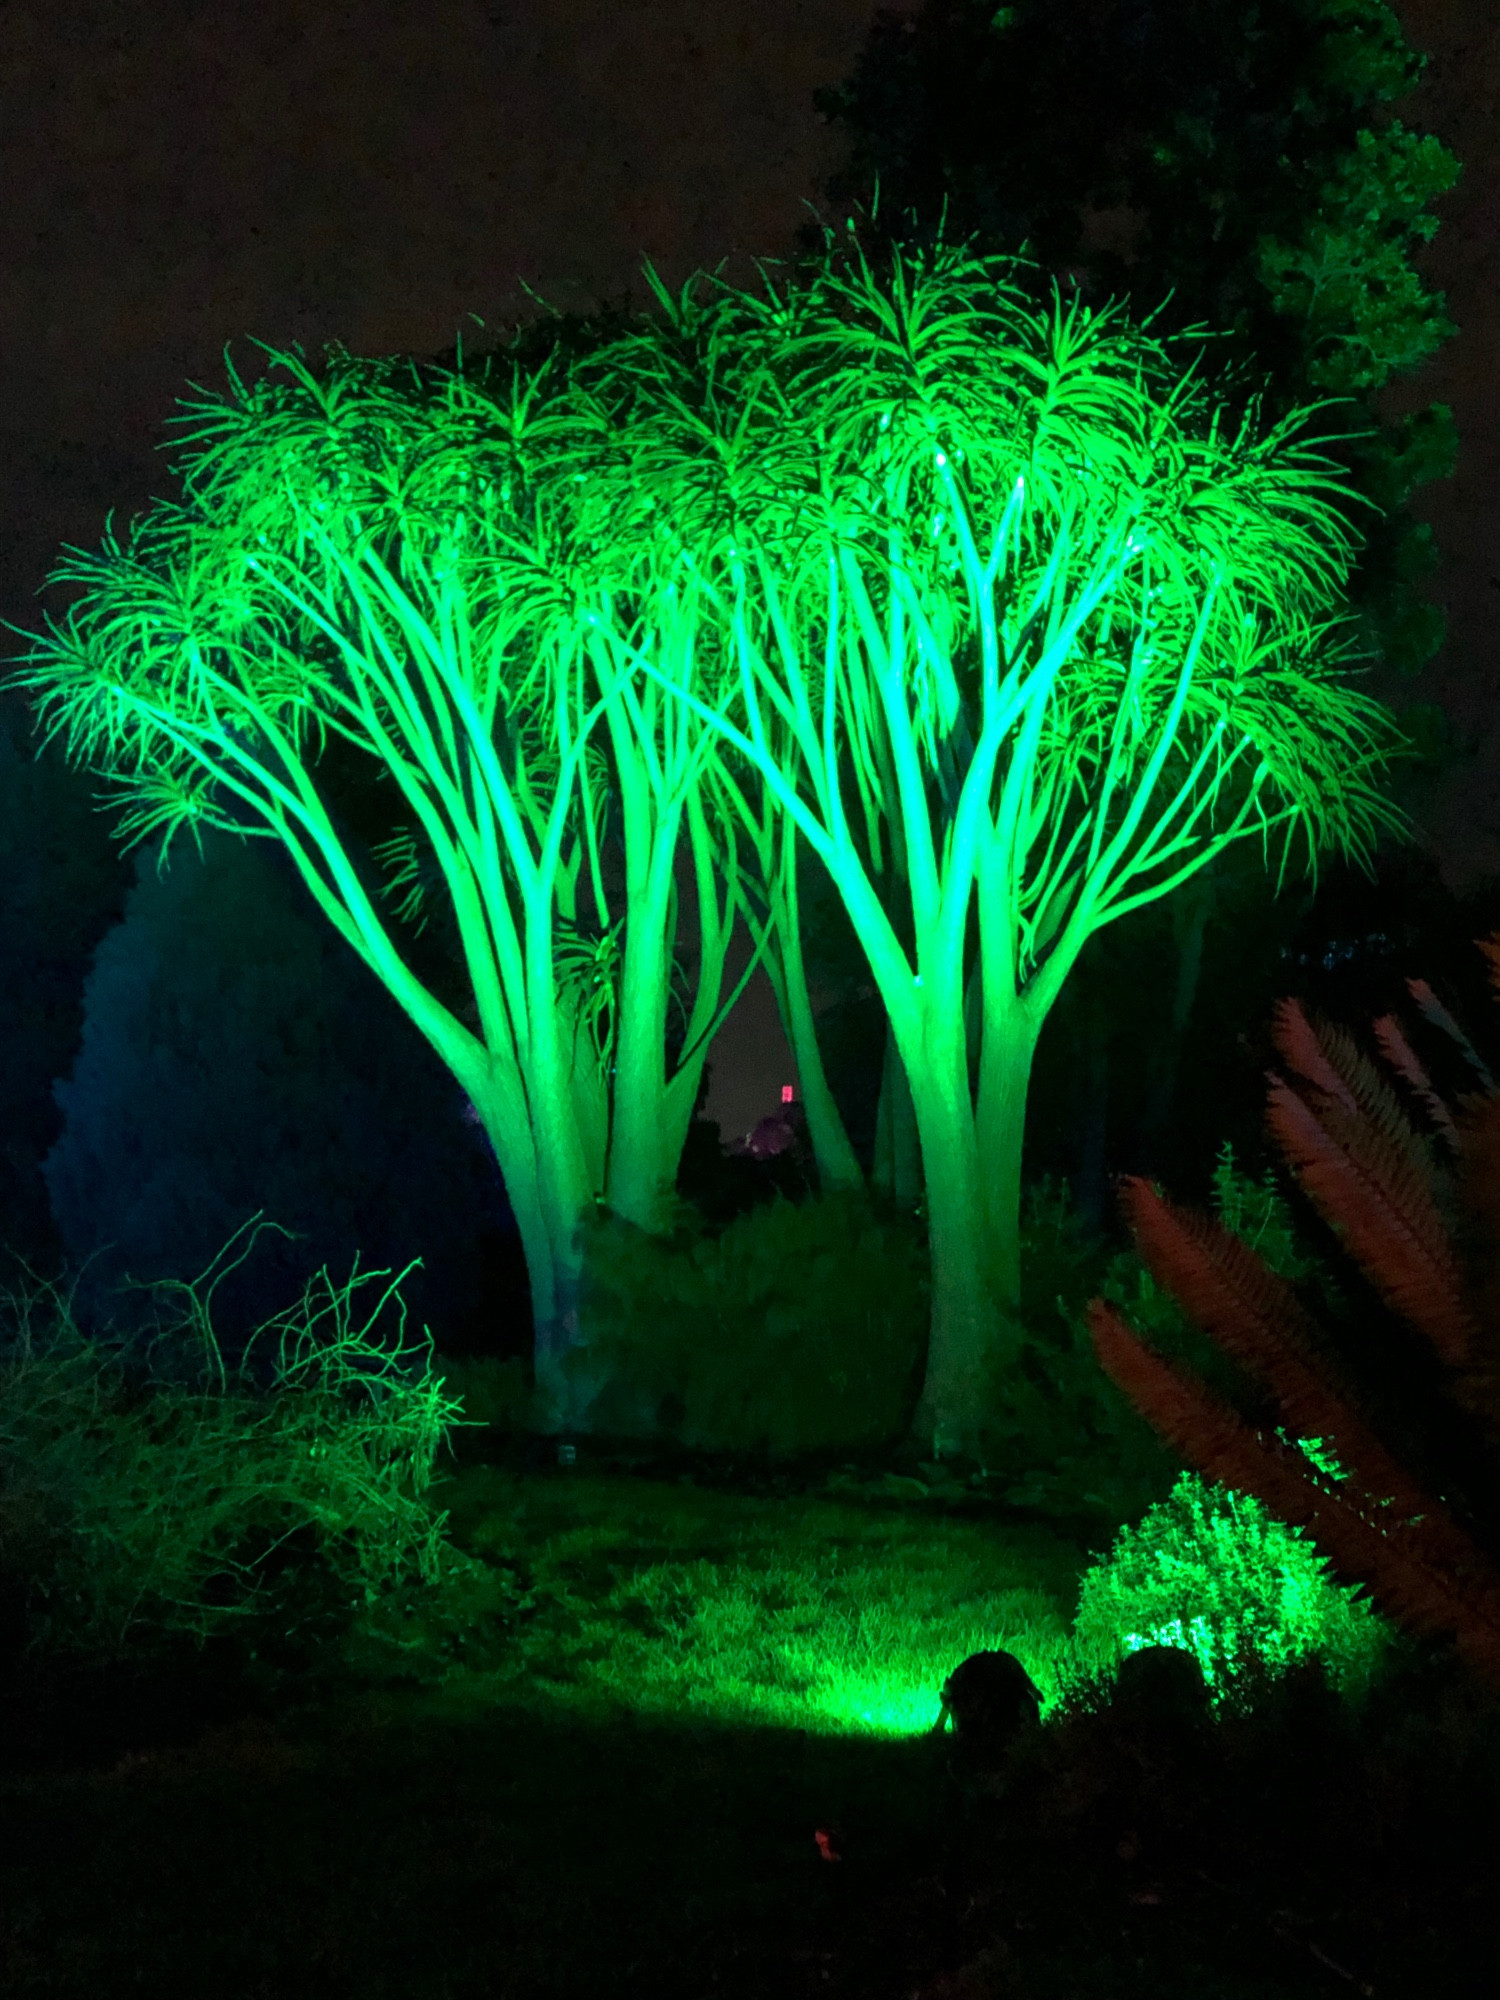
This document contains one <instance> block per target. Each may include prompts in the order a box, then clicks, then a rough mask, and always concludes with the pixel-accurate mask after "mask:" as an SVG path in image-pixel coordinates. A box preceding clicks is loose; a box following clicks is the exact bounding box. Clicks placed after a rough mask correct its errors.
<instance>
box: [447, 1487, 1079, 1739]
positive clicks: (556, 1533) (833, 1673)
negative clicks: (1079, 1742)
mask: <svg viewBox="0 0 1500 2000" xmlns="http://www.w3.org/2000/svg"><path fill="white" fill-rule="evenodd" d="M444 1498H445V1500H446V1502H447V1504H448V1505H449V1506H450V1507H451V1508H452V1511H453V1526H454V1531H455V1535H456V1538H457V1539H458V1541H459V1542H460V1544H461V1545H463V1546H465V1547H466V1548H468V1549H469V1550H470V1551H471V1552H472V1553H473V1554H475V1555H478V1556H480V1557H482V1558H484V1559H485V1560H487V1561H488V1562H491V1563H494V1564H496V1565H497V1566H499V1567H500V1568H501V1569H502V1571H503V1570H505V1569H509V1570H510V1572H511V1574H512V1575H513V1576H514V1577H515V1579H516V1581H517V1584H518V1585H519V1587H520V1589H521V1591H522V1593H523V1603H525V1604H526V1606H527V1609H526V1610H525V1612H524V1614H523V1616H522V1619H521V1622H520V1623H519V1625H518V1627H516V1628H515V1629H514V1630H513V1632H512V1633H511V1635H510V1638H509V1642H508V1645H507V1649H506V1655H505V1657H504V1659H503V1660H502V1661H500V1662H498V1663H497V1664H493V1665H490V1666H487V1667H485V1668H484V1669H475V1668H470V1669H468V1670H467V1671H466V1672H464V1673H463V1674H461V1675H460V1676H459V1677H458V1679H459V1682H460V1683H461V1684H463V1686H464V1688H465V1691H466V1692H467V1694H468V1695H470V1696H473V1695H475V1694H487V1695H489V1696H490V1697H492V1698H494V1699H500V1700H526V1701H533V1700H539V1701H544V1702H546V1703H548V1704H553V1703H556V1704H561V1705H565V1706H575V1707H583V1708H586V1709H591V1710H597V1709H599V1708H601V1707H602V1708H615V1709H620V1708H624V1709H628V1710H631V1711H634V1712H635V1713H637V1714H640V1715H643V1716H644V1715H655V1716H663V1715H671V1716H675V1717H678V1718H680V1719H694V1718H697V1719H701V1720H703V1721H713V1722H718V1723H721V1724H729V1725H738V1726H745V1725H774V1726H779V1727H782V1728H788V1727H790V1728H801V1729H805V1730H808V1731H812V1732H818V1733H833V1734H845V1735H848V1734H855V1735H881V1736H902V1735H915V1734H917V1733H919V1732H921V1731H924V1730H927V1729H929V1728H930V1727H931V1726H932V1724H933V1722H934V1721H935V1720H936V1717H937V1713H938V1704H939V1690H940V1689H941V1686H942V1683H943V1680H944V1678H945V1677H946V1676H947V1674H948V1673H949V1672H950V1671H951V1670H952V1668H953V1667H954V1666H956V1665H957V1663H958V1662H959V1661H960V1660H961V1659H963V1658H964V1657H965V1656H966V1655H967V1654H969V1653H972V1652H975V1651H977V1650H979V1649H980V1648H982V1647H1005V1648H1007V1649H1008V1650H1009V1651H1011V1652H1014V1653H1015V1654H1017V1655H1018V1656H1019V1658H1020V1659H1021V1660H1022V1661H1024V1663H1025V1665H1026V1667H1027V1669H1028V1671H1029V1672H1030V1673H1031V1675H1032V1677H1033V1678H1034V1679H1035V1680H1036V1682H1037V1684H1038V1686H1039V1687H1041V1688H1042V1690H1043V1693H1044V1695H1046V1696H1047V1697H1049V1698H1051V1697H1052V1696H1053V1695H1054V1693H1055V1691H1056V1688H1057V1681H1058V1671H1059V1668H1060V1666H1061V1664H1062V1661H1063V1658H1064V1655H1065V1652H1066V1647H1067V1639H1066V1632H1067V1624H1068V1619H1069V1616H1070V1613H1071V1610H1072V1605H1073V1601H1074V1597H1075V1595H1076V1588H1077V1575H1078V1568H1079V1552H1078V1550H1077V1549H1076V1548H1075V1547H1074V1546H1073V1545H1072V1544H1070V1543H1067V1542H1065V1541H1063V1540H1061V1539H1060V1538H1057V1537H1054V1536H1052V1535H1049V1534H1047V1533H1045V1532H1043V1531H1041V1530H1037V1529H1031V1528H1021V1527H1014V1526H998V1525H994V1524H991V1523H987V1522H978V1521H972V1520H962V1519H956V1518H953V1517H950V1516H945V1515H943V1514H941V1513H938V1512H936V1511H935V1510H933V1509H931V1508H927V1507H908V1508H902V1507H899V1506H894V1505H892V1506H883V1505H863V1506H862V1505H858V1504H853V1503H849V1502H844V1501H832V1500H823V1499H818V1498H806V1497H792V1498H780V1497H779V1498H775V1499H760V1498H755V1497H746V1496H743V1495H737V1494H731V1493H724V1492H715V1491H707V1490H704V1489H702V1488H699V1487H696V1486H688V1485H682V1484H671V1483H668V1482H666V1481H663V1480H647V1479H635V1478H630V1479H627V1478H617V1477H605V1476H597V1475H593V1474H590V1473H586V1472H582V1471H580V1472H578V1473H575V1474H571V1475H561V1476H558V1477H552V1478H545V1479H538V1478H536V1477H535V1476H532V1477H530V1478H528V1479H526V1480H525V1481H522V1480H521V1479H519V1478H517V1477H515V1476H513V1475H509V1474H505V1473H502V1472H498V1471H496V1470H494V1469H493V1468H482V1469H479V1470H473V1471H468V1472H465V1473H462V1474H460V1475H459V1476H458V1477H457V1478H456V1479H455V1481H454V1482H453V1485H452V1488H451V1490H450V1491H449V1492H448V1493H447V1494H446V1495H445V1496H444ZM450 1685H451V1684H450Z"/></svg>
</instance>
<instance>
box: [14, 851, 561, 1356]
mask: <svg viewBox="0 0 1500 2000" xmlns="http://www.w3.org/2000/svg"><path fill="white" fill-rule="evenodd" d="M86 1000H87V1011H86V1014H85V1019H84V1024H83V1036H82V1042H81V1045H80V1046H79V1048H78V1051H77V1057H76V1060H75V1061H74V1063H73V1068H72V1074H71V1076H69V1077H67V1078H66V1079H64V1080H63V1081H61V1082H59V1083H58V1085H57V1093H56V1094H57V1101H58V1104H59V1106H60V1107H61V1110H62V1113H63V1128H62V1131H61V1133H60V1135H59V1137H58V1140H57V1143H56V1145H55V1146H54V1147H53V1149H52V1152H51V1153H50V1155H49V1156H48V1158H47V1161H46V1165H45V1168H44V1172H45V1176H46V1181H47V1186H48V1189H49V1192H50V1198H51V1203H52V1212H53V1215H54V1217H55V1218H56V1223H57V1229H58V1233H59V1236H60V1239H61V1242H62V1245H63V1249H64V1251H65V1253H66V1256H67V1258H68V1260H69V1261H70V1262H71V1263H72V1264H73V1265H74V1266H75V1267H78V1268H81V1269H82V1270H83V1273H84V1276H83V1280H82V1282H81V1284H80V1286H79V1288H78V1292H77V1314H78V1317H79V1318H80V1320H82V1321H83V1323H84V1324H85V1325H92V1324H93V1323H94V1322H95V1320H96V1319H97V1320H106V1319H112V1320H114V1321H115V1322H116V1323H117V1324H123V1322H124V1320H125V1319H126V1318H127V1317H128V1315H129V1314H130V1311H131V1306H132V1299H131V1296H130V1294H129V1293H128V1292H127V1293H126V1294H124V1295H121V1293H120V1291H119V1290H118V1287H119V1284H120V1280H121V1279H122V1278H123V1277H124V1276H125V1274H126V1273H129V1274H130V1276H131V1277H133V1278H135V1279H138V1280H144V1281H146V1283H147V1284H149V1283H150V1282H151V1281H153V1280H155V1279H158V1278H162V1277H168V1276H171V1275H173V1274H175V1273H177V1272H180V1271H184V1270H197V1269H199V1268H200V1267H202V1266H203V1265H206V1264H207V1263H208V1262H209V1260H210V1259H211V1258H212V1257H213V1255H214V1253H215V1251H216V1250H217V1248H218V1246H219V1245H220V1244H221V1243H223V1242H224V1240H225V1239H226V1237H228V1236H229V1235H230V1234H231V1232H233V1231H236V1230H238V1229H239V1227H240V1226H241V1225H242V1224H243V1223H244V1221H245V1219H246V1217H247V1216H249V1215H251V1214H253V1213H255V1212H257V1211H259V1212H262V1213H264V1214H267V1215H272V1216H274V1217H275V1218H276V1220H277V1222H278V1223H280V1224H282V1225H283V1229H282V1231H281V1233H280V1235H279V1237H277V1238H275V1239H270V1238H267V1239H265V1240H263V1241H262V1243H261V1245H260V1248H259V1250H258V1252H257V1255H256V1257H255V1259H254V1260H253V1262H249V1263H242V1264H240V1265H239V1266H237V1267H236V1268H235V1269H234V1271H232V1272H231V1273H229V1274H228V1276H227V1279H226V1282H225V1283H224V1284H223V1285H222V1286H221V1287H220V1289H219V1293H218V1297H217V1300H216V1305H215V1321H216V1325H217V1327H218V1332H219V1337H220V1339H221V1340H222V1341H223V1343H224V1345H225V1346H226V1348H238V1346H239V1345H240V1343H241V1342H242V1341H243V1340H244V1338H245V1337H246V1336H247V1335H248V1334H249V1333H250V1332H251V1331H252V1329H253V1328H255V1327H256V1326H258V1325H259V1324H260V1323H261V1322H262V1321H263V1320H264V1319H266V1318H267V1317H269V1316H270V1315H271V1314H272V1313H274V1312H275V1310H276V1309H277V1308H278V1307H279V1306H280V1305H281V1304H282V1302H283V1301H284V1300H286V1299H289V1298H293V1297H295V1296H296V1295H297V1293H298V1292H299V1291H300V1290H301V1288H302V1285H303V1284H304V1283H305V1282H306V1280H307V1279H308V1278H309V1277H310V1276H311V1275H312V1273H313V1272H315V1271H317V1270H319V1269H321V1268H322V1267H323V1266H324V1265H327V1266H328V1267H329V1268H330V1269H332V1270H347V1269H349V1267H350V1265H351V1264H352V1262H353V1261H354V1258H355V1256H356V1254H357V1253H358V1254H360V1255H362V1256H363V1257H364V1258H365V1259H366V1260H367V1261H368V1262H369V1263H370V1264H371V1265H387V1266H390V1267H391V1268H393V1269H397V1270H399V1269H401V1267H402V1266H404V1265H405V1266H408V1267H410V1268H411V1269H412V1276H411V1278H410V1279H409V1280H408V1282H407V1287H406V1291H407V1296H408V1298H409V1301H410V1304H411V1308H412V1312H413V1314H414V1316H415V1317H416V1318H417V1319H419V1320H426V1321H428V1322H429V1323H431V1324H432V1325H433V1326H435V1327H438V1328H441V1329H442V1333H443V1337H444V1339H445V1340H446V1341H448V1342H449V1343H450V1344H454V1343H455V1342H457V1343H461V1344H462V1345H463V1346H464V1347H465V1348H466V1349H469V1350H473V1349H478V1350H480V1351H488V1350H492V1349H493V1348H494V1347H495V1346H496V1345H497V1344H500V1343H501V1342H503V1343H505V1344H507V1345H509V1346H510V1347H511V1349H512V1351H513V1350H514V1348H515V1346H516V1344H517V1343H518V1342H519V1341H520V1340H521V1339H522V1335H523V1329H524V1339H525V1344H526V1346H527V1349H528V1351H529V1344H530V1326H529V1314H528V1310H527V1294H526V1279H525V1271H524V1266H523V1263H522V1260H521V1257H520V1250H519V1244H518V1241H517V1238H516V1234H515V1230H514V1226H513V1224H512V1221H511V1218H510V1216H509V1212H508V1210H507V1208H506V1203H505V1198H504V1194H503V1191H502V1188H501V1182H500V1177H499V1174H498V1172H497V1170H496V1167H495V1161H494V1156H493V1154H492V1153H491V1152H490V1150H489V1147H488V1145H487V1143H486V1141H485V1139H484V1135H483V1133H482V1131H481V1130H480V1128H479V1126H478V1125H477V1124H476V1123H474V1122H473V1121H472V1120H471V1119H469V1118H467V1117H466V1116H465V1112H464V1098H463V1094H462V1092H461V1091H460V1090H459V1088H458V1086H457V1085H456V1084H455V1083H454V1081H453V1079H452V1077H451V1076H450V1075H449V1073H448V1071H447V1070H446V1069H445V1068H444V1066H443V1065H442V1063H441V1062H440V1061H439V1060H438V1058H437V1057H436V1055H434V1053H433V1051H432V1050H431V1049H430V1048H429V1047H428V1046H427V1044H426V1043H425V1042H424V1040H423V1039H422V1037H421V1035H420V1034H418V1032H417V1031H416V1029H415V1028H413V1027H412V1025H411V1023H410V1022H409V1021H408V1020H407V1019H406V1018H405V1016H404V1015H403V1014H402V1013H401V1010H400V1009H399V1008H397V1007H395V1006H393V1005H392V1003H391V1000H390V996H389V995H388V994H387V993H386V992H385V991H384V990H383V989H382V988H381V986H380V984H379V982H378V981H377V980H375V979H374V978H373V977H372V976H371V974H370V973H369V971H368V970H367V968H366V967H364V966H363V965H361V964H360V962H359V960H358V959H357V958H356V957H355V955H354V953H353V952H352V951H350V949H349V947H348V946H347V945H346V944H345V943H344V941H343V940H342V939H341V938H340V937H338V936H337V935H336V933H335V932H334V930H333V928H332V926H331V925H329V924H327V923H325V922H324V920H323V918H322V917H321V916H320V915H319V913H318V911H317V909H316V907H315V906H314V904H313V902H312V899H311V898H310V897H309V896H308V894H307V891H306V889H305V888H304V887H303V886H302V884H301V883H300V882H299V881H298V880H297V879H296V878H295V875H294V874H293V872H292V871H291V869H290V866H289V865H288V864H287V863H286V861H285V859H284V857H281V856H280V855H279V854H278V852H276V851H275V850H273V849H272V848H271V846H270V843H268V842H265V841H259V840H248V841H237V840H235V839H233V838H232V837H231V836H230V835H228V834H210V835H208V836H207V837H206V838H205V839H204V841H203V845H202V854H201V856H200V855H198V854H195V853H194V851H193V849H192V847H191V846H190V845H189V844H187V843H183V844H181V845H179V846H178V847H177V848H176V849H175V850H174V852H173V854H172V857H171V861H170V865H167V866H164V867H162V868H154V867H152V866H151V865H150V864H149V862H146V861H143V862H142V865H141V868H140V872H139V879H138V880H137V882H136V884H135V886H134V888H133V889H132V890H131V892H130V896H129V898H128V901H127V904H126V910H125V918H124V921H123V922H122V923H120V924H119V925H117V926H116V928H115V929H114V930H112V931H111V932H110V933H109V935H108V936H107V937H106V938H105V939H104V940H103V942H102V943H101V945H100V946H99V950H98V953H97V955H96V957H95V962H94V967H93V970H92V972H91V973H90V975H89V980H88V986H87V993H86ZM418 1258H420V1259H421V1260H422V1267H421V1268H420V1269H417V1268H416V1267H415V1265H414V1264H413V1260H414V1259H418Z"/></svg>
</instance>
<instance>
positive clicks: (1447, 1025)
mask: <svg viewBox="0 0 1500 2000" xmlns="http://www.w3.org/2000/svg"><path fill="white" fill-rule="evenodd" d="M1479 949H1480V950H1481V951H1482V952H1484V953H1485V954H1486V956H1487V957H1491V964H1492V965H1493V964H1494V963H1495V958H1494V957H1493V956H1491V950H1490V947H1489V946H1488V945H1485V944H1482V945H1481V946H1480V947H1479ZM1495 952H1496V953H1500V945H1497V946H1496V947H1495ZM1491 976H1492V977H1493V976H1494V975H1493V974H1492V975H1491ZM1406 990H1407V992H1408V993H1409V994H1410V995H1411V997H1412V999H1413V1000H1415V1001H1416V1003H1417V1005H1418V1007H1419V1008H1420V1009H1421V1011H1422V1018H1423V1019H1424V1020H1426V1021H1430V1022H1431V1023H1432V1025H1433V1027H1434V1028H1440V1029H1441V1030H1442V1032H1443V1033H1444V1034H1445V1035H1446V1036H1447V1037H1448V1039H1449V1040H1450V1041H1451V1042H1453V1043H1454V1044H1455V1045H1456V1046H1457V1047H1458V1049H1459V1050H1460V1051H1461V1052H1462V1054H1463V1057H1464V1060H1465V1061H1466V1062H1467V1063H1468V1065H1469V1067H1470V1068H1471V1069H1472V1070H1473V1071H1474V1073H1475V1075H1476V1076H1477V1077H1478V1078H1479V1081H1480V1083H1481V1085H1482V1086H1483V1087H1484V1089H1486V1090H1492V1089H1493V1088H1494V1084H1495V1079H1494V1077H1493V1076H1492V1075H1491V1074H1490V1069H1489V1065H1488V1064H1487V1063H1486V1062H1485V1060H1484V1058H1483V1056H1481V1055H1480V1053H1479V1051H1478V1049H1476V1048H1475V1046H1474V1044H1473V1043H1472V1042H1471V1041H1470V1040H1469V1038H1468V1036H1467V1035H1466V1034H1465V1033H1464V1031H1463V1029H1462V1028H1461V1027H1460V1026H1459V1025H1458V1023H1457V1021H1455V1020H1454V1018H1453V1016H1452V1015H1451V1014H1450V1013H1449V1012H1448V1009H1447V1008H1446V1007H1445V1006H1444V1005H1443V1003H1442V1001H1441V1000H1439V998H1438V997H1437V995H1436V994H1435V993H1434V992H1433V990H1432V988H1431V987H1430V986H1429V985H1428V983H1427V981H1426V980H1425V979H1408V980H1407V982H1406Z"/></svg>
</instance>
